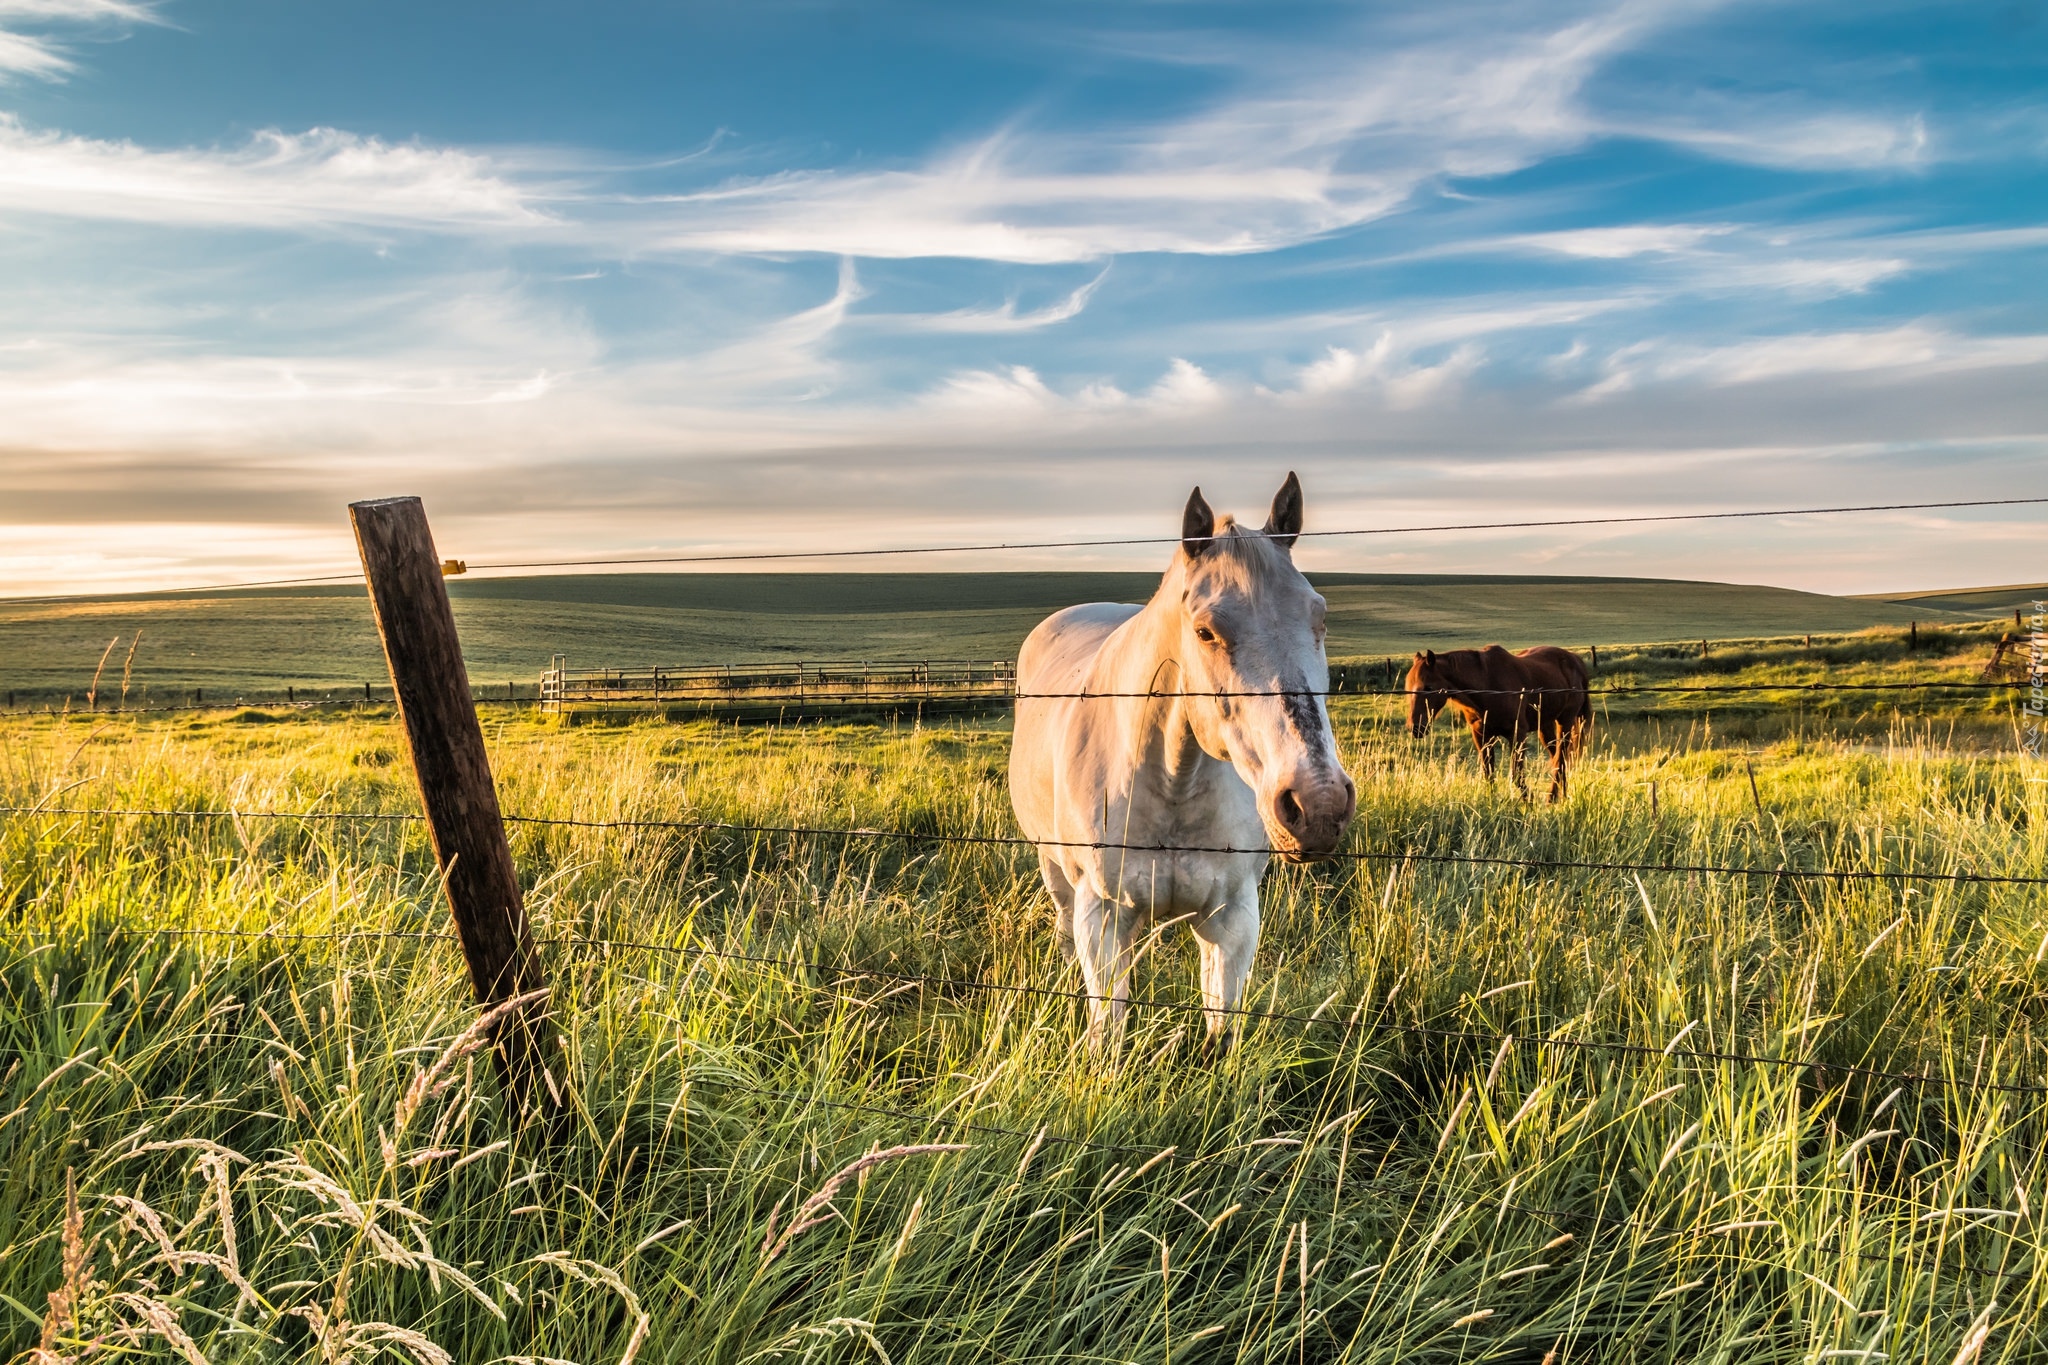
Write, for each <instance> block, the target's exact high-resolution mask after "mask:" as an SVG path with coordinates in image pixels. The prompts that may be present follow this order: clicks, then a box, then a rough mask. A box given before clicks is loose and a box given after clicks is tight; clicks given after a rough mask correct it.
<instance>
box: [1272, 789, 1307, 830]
mask: <svg viewBox="0 0 2048 1365" xmlns="http://www.w3.org/2000/svg"><path fill="white" fill-rule="evenodd" d="M1274 804H1275V805H1277V806H1278V807H1279V808H1280V823H1282V824H1284V825H1286V826H1287V827H1288V828H1289V829H1298V828H1300V826H1301V821H1302V809H1301V801H1300V799H1299V798H1297V797H1296V796H1295V794H1294V792H1293V791H1292V790H1291V789H1290V790H1288V791H1283V792H1281V793H1280V799H1279V800H1278V801H1276V802H1275V803H1274Z"/></svg>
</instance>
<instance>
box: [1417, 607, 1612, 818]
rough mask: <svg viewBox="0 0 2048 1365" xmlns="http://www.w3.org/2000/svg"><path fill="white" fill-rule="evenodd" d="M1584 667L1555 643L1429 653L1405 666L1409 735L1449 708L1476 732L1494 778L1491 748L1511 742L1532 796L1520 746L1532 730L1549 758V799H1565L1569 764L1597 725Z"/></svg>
mask: <svg viewBox="0 0 2048 1365" xmlns="http://www.w3.org/2000/svg"><path fill="white" fill-rule="evenodd" d="M1586 678H1587V674H1586V665H1585V664H1583V663H1582V662H1580V660H1579V656H1578V655H1576V654H1574V653H1572V652H1571V651H1570V650H1568V649H1559V648H1557V647H1556V646H1555V645H1538V646H1537V647H1536V648H1534V649H1525V650H1523V651H1522V652H1521V653H1519V654H1510V653H1508V652H1507V651H1506V650H1505V649H1502V648H1501V647H1500V646H1499V645H1488V646H1487V647H1486V648H1485V649H1454V650H1451V651H1449V652H1447V653H1443V654H1439V653H1437V652H1436V651H1435V650H1433V649H1432V650H1427V651H1425V652H1423V653H1420V654H1417V655H1416V656H1415V662H1414V664H1412V665H1411V666H1410V667H1409V669H1408V732H1409V733H1410V734H1412V735H1414V736H1415V738H1417V739H1421V738H1422V737H1423V735H1425V734H1427V733H1428V731H1429V723H1430V722H1431V721H1433V720H1435V719H1436V713H1437V712H1439V711H1441V710H1443V709H1444V707H1446V706H1449V707H1450V708H1451V709H1452V710H1454V711H1455V712H1457V714H1458V716H1459V717H1460V718H1461V719H1462V720H1463V721H1464V722H1465V724H1466V725H1468V726H1469V727H1471V730H1472V743H1473V744H1474V745H1476V746H1477V747H1478V749H1479V766H1480V768H1481V769H1482V770H1484V771H1485V773H1486V780H1487V781H1489V782H1491V781H1492V780H1493V745H1494V741H1496V740H1506V741H1507V745H1508V761H1509V767H1510V770H1511V772H1512V774H1513V776H1514V780H1515V787H1516V788H1517V789H1518V790H1519V791H1520V792H1521V793H1522V794H1523V795H1524V796H1527V795H1528V794H1529V783H1528V780H1527V778H1526V777H1524V776H1523V773H1522V744H1523V741H1525V740H1526V739H1528V737H1529V736H1530V734H1531V733H1534V734H1536V735H1537V736H1539V737H1540V738H1541V739H1542V741H1543V748H1544V751H1545V752H1547V753H1548V754H1549V755H1550V799H1551V800H1552V801H1555V800H1557V799H1558V798H1560V797H1562V796H1563V795H1564V794H1565V766H1566V764H1567V763H1569V762H1570V760H1571V759H1572V758H1573V757H1574V756H1575V755H1576V754H1577V753H1578V751H1579V750H1580V749H1582V748H1584V747H1585V736H1586V731H1587V729H1588V728H1589V727H1591V725H1592V723H1593V707H1592V700H1591V698H1590V697H1588V695H1587V691H1586Z"/></svg>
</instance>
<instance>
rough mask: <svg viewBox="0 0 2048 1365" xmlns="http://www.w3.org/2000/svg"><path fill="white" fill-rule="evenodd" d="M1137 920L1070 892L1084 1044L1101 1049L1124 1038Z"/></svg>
mask: <svg viewBox="0 0 2048 1365" xmlns="http://www.w3.org/2000/svg"><path fill="white" fill-rule="evenodd" d="M1137 924H1138V915H1137V912H1136V911H1135V910H1133V909H1132V908H1131V907H1129V906H1127V905H1122V904H1119V903H1118V902H1116V901H1113V900H1109V899H1107V898H1106V897H1103V896H1100V895H1098V894H1096V891H1095V889H1094V888H1093V887H1091V886H1088V885H1086V884H1083V885H1081V886H1077V887H1075V888H1074V951H1075V954H1076V955H1077V956H1078V957H1079V958H1080V959H1081V979H1082V980H1083V981H1084V982H1085V983H1086V984H1087V987H1088V1045H1089V1046H1090V1047H1091V1048H1095V1049H1098V1050H1099V1049H1101V1048H1102V1047H1103V1046H1104V1045H1105V1044H1107V1043H1109V1042H1110V1041H1111V1040H1112V1039H1115V1038H1119V1037H1121V1036H1122V1033H1123V1024H1124V1015H1125V1013H1126V1012H1128V1011H1129V1009H1130V1005H1131V962H1132V959H1133V957H1134V956H1135V953H1134V951H1133V949H1134V948H1135V947H1136V942H1137Z"/></svg>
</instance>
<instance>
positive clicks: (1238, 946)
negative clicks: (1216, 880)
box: [1194, 880, 1259, 1044]
mask: <svg viewBox="0 0 2048 1365" xmlns="http://www.w3.org/2000/svg"><path fill="white" fill-rule="evenodd" d="M1194 930H1195V940H1196V942H1197V943H1198V944H1199V945H1200V950H1201V956H1202V1011H1203V1017H1204V1020H1205V1022H1206V1023H1207V1024H1208V1029H1209V1035H1208V1036H1209V1041H1210V1042H1211V1043H1212V1044H1213V1043H1216V1042H1219V1041H1221V1039H1222V1037H1223V1034H1224V1031H1225V1029H1227V1028H1228V1027H1229V1026H1230V1022H1231V1016H1230V1014H1229V1013H1228V1011H1231V1010H1235V1009H1236V1008H1238V1006H1239V1005H1240V1004H1241V1003H1242V1002H1243V1000H1244V987H1245V982H1246V981H1248V980H1250V979H1251V974H1252V958H1253V957H1254V956H1255V955H1256V954H1257V953H1258V950H1259V884H1258V882H1257V881H1256V880H1254V881H1252V882H1251V883H1249V884H1248V885H1246V886H1244V887H1242V888H1240V889H1239V890H1237V891H1236V892H1235V893H1233V894H1231V895H1230V896H1229V897H1228V898H1226V899H1225V900H1224V902H1223V904H1222V905H1220V906H1218V907H1217V908H1216V909H1214V910H1212V911H1210V912H1209V913H1208V914H1207V915H1206V916H1204V917H1203V918H1201V919H1199V920H1197V921H1196V922H1195V925H1194Z"/></svg>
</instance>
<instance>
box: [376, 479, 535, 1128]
mask: <svg viewBox="0 0 2048 1365" xmlns="http://www.w3.org/2000/svg"><path fill="white" fill-rule="evenodd" d="M348 510H349V517H350V519H351V520H352V521H353V522H354V523H355V532H356V547H357V549H359V550H360V551H361V553H362V557H363V576H364V578H365V579H367V580H368V582H369V586H370V605H371V606H372V608H373V609H374V610H375V612H376V616H377V632H378V634H379V635H381V636H382V637H383V639H384V657H385V659H386V660H387V661H388V662H389V663H390V665H391V691H392V696H393V698H394V700H395V701H396V703H397V705H398V714H399V718H400V719H401V720H403V721H404V722H405V734H406V739H407V741H408V742H409V743H410V745H411V747H412V763H413V772H414V774H415V775H416V776H417V777H418V779H419V785H420V804H421V805H422V806H424V807H425V808H426V814H427V828H428V830H429V831H430V832H431V834H432V836H433V841H434V861H435V862H436V863H437V864H439V866H440V869H441V879H442V882H443V884H444V885H445V886H446V887H447V890H448V909H449V912H450V915H451V916H452V917H453V919H454V921H455V932H456V936H457V938H459V939H460V940H461V942H462V955H463V957H464V958H466V959H467V960H468V962H469V979H470V984H471V985H472V986H473V987H474V988H475V990H476V999H477V1003H478V1004H480V1005H495V1004H498V1003H500V1002H501V1001H505V1000H509V999H512V998H513V997H514V996H520V995H526V994H528V993H530V992H533V991H536V990H539V989H540V988H542V987H543V986H545V985H546V984H547V982H546V979H545V976H544V974H543V972H542V970H541V963H540V957H539V954H538V953H537V952H536V951H535V948H534V942H533V931H532V928H531V926H529V925H528V923H527V920H526V903H525V900H524V898H523V897H522V896H521V894H520V890H519V878H518V875H517V873H516V871H515V870H514V868H513V866H512V848H511V845H509V844H508V843H506V841H505V824H504V820H503V818H502V817H501V816H500V815H499V812H498V789H497V787H496V785H495V784H494V783H493V782H492V780H491V765H490V759H489V757H488V756H487V755H486V754H485V752H484V734H483V727H482V726H480V725H479V724H478V723H477V718H476V704H475V703H474V702H472V701H471V700H470V695H469V674H468V672H467V670H466V669H465V668H464V667H463V663H462V646H461V643H460V642H459V641H458V640H457V638H456V634H455V616H454V613H453V612H451V611H450V610H449V607H448V588H447V586H446V585H445V584H444V583H443V582H442V581H441V561H440V558H439V557H438V556H437V555H436V554H435V553H434V538H433V534H432V532H431V531H429V529H428V527H427V514H426V509H425V508H424V507H422V506H421V504H420V500H419V499H418V498H379V499H376V500H374V501H371V502H356V503H350V504H349V509H348ZM364 687H365V690H367V689H368V684H367V683H366V684H364ZM492 1042H493V1043H494V1044H495V1045H496V1047H497V1054H498V1064H499V1068H500V1074H501V1076H502V1077H503V1080H504V1083H505V1088H506V1091H507V1093H508V1094H509V1096H510V1097H511V1100H512V1106H513V1110H514V1112H515V1113H516V1114H517V1115H518V1116H519V1117H521V1118H522V1119H523V1118H524V1117H525V1116H526V1115H527V1114H528V1113H529V1112H531V1111H533V1110H536V1109H538V1110H539V1111H540V1112H541V1113H542V1114H544V1115H545V1116H547V1117H548V1118H549V1119H550V1120H554V1119H557V1118H559V1117H560V1115H561V1113H562V1108H561V1094H560V1090H559V1087H558V1086H557V1084H556V1082H555V1080H554V1078H553V1076H552V1075H551V1074H550V1072H549V1070H548V1062H549V1061H550V1059H551V1054H552V1053H553V1051H554V1050H555V1048H556V1042H555V1034H554V1030H553V1028H552V1027H551V1026H550V1025H549V1024H548V1022H547V1017H546V1007H545V1003H544V1002H536V1003H534V1004H533V1005H530V1006H528V1007H527V1008H526V1009H525V1010H524V1011H522V1012H520V1013H518V1014H515V1015H512V1016H510V1017H508V1018H506V1019H504V1020H503V1021H501V1022H500V1024H499V1025H498V1027H497V1028H496V1029H495V1031H494V1034H493V1037H492ZM536 1082H538V1083H536Z"/></svg>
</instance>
